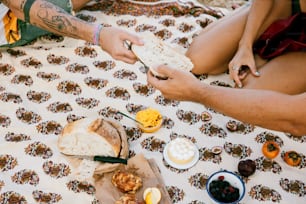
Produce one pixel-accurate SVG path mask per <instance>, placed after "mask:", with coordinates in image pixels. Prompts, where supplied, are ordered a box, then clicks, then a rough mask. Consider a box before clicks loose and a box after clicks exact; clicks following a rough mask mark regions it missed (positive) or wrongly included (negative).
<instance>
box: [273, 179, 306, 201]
mask: <svg viewBox="0 0 306 204" xmlns="http://www.w3.org/2000/svg"><path fill="white" fill-rule="evenodd" d="M279 185H280V186H281V187H282V189H283V190H285V191H287V192H289V193H292V194H294V195H297V196H299V197H303V196H305V195H306V183H304V182H302V181H299V180H290V179H288V178H281V179H280V181H279Z"/></svg>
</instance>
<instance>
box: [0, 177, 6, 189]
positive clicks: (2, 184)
mask: <svg viewBox="0 0 306 204" xmlns="http://www.w3.org/2000/svg"><path fill="white" fill-rule="evenodd" d="M4 185H5V183H4V181H2V180H0V191H1V190H2V187H3V186H4Z"/></svg>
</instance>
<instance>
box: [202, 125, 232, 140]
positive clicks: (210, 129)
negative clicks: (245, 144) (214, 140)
mask: <svg viewBox="0 0 306 204" xmlns="http://www.w3.org/2000/svg"><path fill="white" fill-rule="evenodd" d="M200 131H201V132H202V133H203V134H205V135H208V136H210V137H220V138H225V137H227V133H226V132H225V131H224V130H223V129H222V128H221V127H219V126H218V125H216V124H212V123H210V122H208V123H204V124H203V125H201V127H200Z"/></svg>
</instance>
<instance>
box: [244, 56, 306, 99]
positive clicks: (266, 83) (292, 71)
mask: <svg viewBox="0 0 306 204" xmlns="http://www.w3.org/2000/svg"><path fill="white" fill-rule="evenodd" d="M259 70H260V73H261V75H260V77H254V76H253V75H251V74H249V75H248V76H247V77H246V79H245V80H244V81H243V84H244V88H250V89H265V90H273V91H278V92H282V93H286V94H300V93H304V92H306V52H290V53H287V54H284V55H281V56H278V57H276V58H274V59H272V60H270V61H268V62H266V63H265V64H264V65H262V66H261V67H259Z"/></svg>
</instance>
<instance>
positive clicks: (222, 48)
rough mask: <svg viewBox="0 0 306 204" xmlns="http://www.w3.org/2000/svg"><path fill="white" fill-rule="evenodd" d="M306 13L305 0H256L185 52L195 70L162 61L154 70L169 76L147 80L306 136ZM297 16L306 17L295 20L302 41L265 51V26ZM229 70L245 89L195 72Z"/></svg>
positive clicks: (172, 94) (180, 96) (169, 92)
mask: <svg viewBox="0 0 306 204" xmlns="http://www.w3.org/2000/svg"><path fill="white" fill-rule="evenodd" d="M305 12H306V1H296V0H293V1H289V0H269V1H268V0H254V1H252V5H251V6H245V7H242V8H241V9H238V10H237V11H236V12H233V14H232V15H228V16H226V17H224V18H223V19H221V20H220V21H216V22H214V23H212V24H210V25H209V26H207V27H206V28H204V29H203V31H202V32H201V33H200V34H199V36H197V37H195V39H194V40H193V42H192V44H191V46H190V47H189V49H188V50H187V52H186V55H187V56H188V57H189V58H190V59H191V61H192V62H193V63H194V68H193V70H192V73H188V72H183V71H180V70H177V69H175V68H171V67H167V66H166V65H161V66H159V67H156V68H155V69H156V71H157V72H159V73H161V74H162V75H165V76H167V78H168V79H167V80H159V79H158V78H156V77H154V76H153V75H152V73H148V75H147V77H148V78H147V80H148V83H149V84H151V85H152V86H154V87H155V88H156V89H159V90H160V91H161V93H162V94H163V95H164V96H165V98H169V99H176V100H187V101H194V102H197V103H201V104H203V105H205V106H208V107H211V108H213V109H215V110H216V111H219V112H221V113H224V114H226V115H228V116H230V117H233V118H236V119H237V120H240V121H243V122H246V123H250V124H254V125H257V126H261V127H264V128H268V129H272V130H277V131H283V132H287V133H291V134H292V135H296V136H302V135H306V105H305V104H306V80H305V76H306V66H305V64H306V53H305V50H306V49H305V48H306V42H305V41H306V37H305V36H306V34H305V31H306V23H305V20H306V17H305ZM300 14H301V15H300ZM296 15H299V18H300V20H301V21H302V22H304V23H297V24H296V25H297V27H298V28H297V29H296V30H300V33H295V35H297V34H298V36H300V38H299V39H300V42H299V45H300V46H299V47H297V49H295V50H290V49H289V50H284V51H283V52H279V53H278V54H277V55H275V56H273V57H268V58H266V57H265V56H262V55H261V53H260V50H261V49H262V47H260V46H259V47H256V46H257V42H258V41H259V40H260V39H261V38H263V34H264V33H265V31H267V29H269V28H271V26H273V24H274V23H277V22H278V21H279V20H286V19H290V18H291V17H293V16H294V17H296ZM286 36H287V37H288V36H290V35H286ZM255 48H256V49H255ZM271 50H273V49H271ZM274 50H275V49H274ZM226 71H229V75H230V78H231V79H233V80H234V82H235V83H236V85H237V87H240V88H227V87H216V86H209V85H207V84H205V83H202V82H200V81H199V80H198V79H197V78H196V77H195V76H194V75H198V74H211V75H213V74H220V73H224V72H226ZM182 81H184V83H183V84H182V83H181V82H182Z"/></svg>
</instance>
